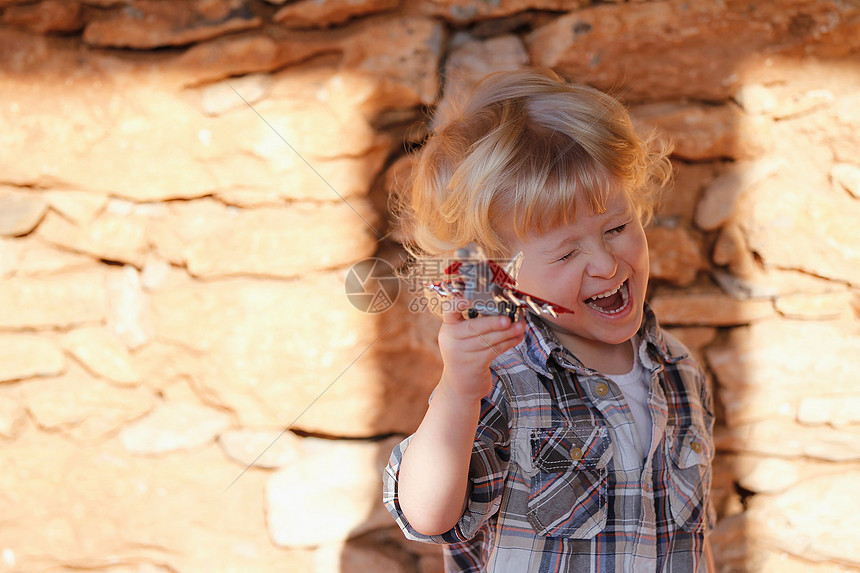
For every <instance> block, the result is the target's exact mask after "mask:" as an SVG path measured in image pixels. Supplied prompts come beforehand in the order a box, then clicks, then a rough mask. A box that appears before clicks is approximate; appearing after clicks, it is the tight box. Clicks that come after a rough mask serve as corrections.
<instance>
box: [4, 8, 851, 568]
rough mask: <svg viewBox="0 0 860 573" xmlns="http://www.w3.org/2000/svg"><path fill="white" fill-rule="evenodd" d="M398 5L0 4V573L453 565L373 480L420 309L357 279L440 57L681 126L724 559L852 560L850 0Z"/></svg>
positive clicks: (656, 245) (670, 258) (680, 293)
mask: <svg viewBox="0 0 860 573" xmlns="http://www.w3.org/2000/svg"><path fill="white" fill-rule="evenodd" d="M383 4H384V5H383ZM395 4H396V3H391V4H389V3H371V2H365V3H357V4H350V6H351V7H346V8H344V7H342V6H340V7H339V5H337V4H336V3H330V4H325V5H317V4H313V5H311V4H309V3H307V2H305V1H303V0H300V1H299V2H296V3H293V4H286V5H284V6H272V5H269V4H266V3H263V2H257V1H247V2H242V1H239V0H224V1H221V2H202V1H201V2H196V1H194V2H189V3H166V2H164V3H154V2H148V3H147V2H131V3H130V4H129V5H127V6H113V5H111V4H110V3H101V2H94V1H93V2H81V3H78V2H69V3H65V4H62V5H61V4H60V3H56V2H49V1H43V2H16V1H14V0H12V1H10V0H6V1H5V2H4V1H2V0H0V86H2V87H0V93H2V94H3V96H2V98H0V146H2V153H0V280H2V282H0V355H2V357H3V359H2V360H0V441H2V442H3V446H4V447H3V448H0V464H2V466H3V467H4V472H3V473H2V475H0V491H2V492H4V493H3V495H2V496H0V503H2V507H3V509H2V511H3V515H4V517H5V519H4V524H0V552H2V553H1V554H0V557H2V559H0V571H32V570H36V569H46V570H50V569H52V568H53V569H54V570H59V569H60V568H71V567H77V568H89V569H92V570H102V571H114V572H116V571H119V570H122V571H138V572H143V571H146V572H152V571H243V572H247V571H271V570H279V571H295V572H302V573H306V572H308V571H314V572H315V573H334V572H337V573H358V572H362V573H363V572H366V571H385V572H386V573H389V572H391V573H399V572H403V573H413V572H414V573H419V572H420V573H432V572H441V561H440V559H439V555H438V549H437V548H428V547H419V546H417V545H415V544H411V543H406V542H405V541H403V540H402V538H401V536H400V534H399V532H398V531H397V530H396V529H395V528H393V527H392V526H393V522H392V521H391V520H390V518H389V517H388V516H387V513H385V511H384V509H383V508H382V507H381V505H380V503H379V498H380V488H381V483H380V472H381V468H382V466H383V465H384V463H385V461H386V459H387V456H388V453H389V451H390V449H391V447H392V445H393V443H396V441H397V440H398V439H400V438H401V437H403V436H405V435H407V434H408V433H410V432H411V431H412V430H413V429H414V427H415V426H416V425H417V423H418V421H419V420H420V417H421V415H422V414H423V410H424V408H425V407H426V400H427V396H429V393H430V391H431V390H432V386H433V385H434V384H435V381H436V379H437V378H438V373H439V363H438V357H437V353H436V350H435V348H434V340H435V332H434V331H435V328H436V327H437V326H438V325H437V323H436V322H435V320H436V319H435V318H433V317H431V316H429V315H428V314H427V313H423V314H422V313H416V312H412V311H410V309H409V304H410V302H411V298H410V296H409V295H410V293H408V292H406V290H405V289H406V286H407V285H401V286H402V288H403V290H402V291H401V292H400V295H399V297H397V300H396V303H395V304H394V306H393V307H392V308H390V309H388V310H387V311H386V312H380V313H369V312H366V310H367V309H363V310H361V309H359V308H356V306H354V305H353V304H352V303H354V302H355V301H356V300H355V297H353V300H352V302H351V301H350V300H349V299H348V298H347V297H346V296H345V285H346V284H347V279H348V277H349V272H350V269H351V268H352V265H353V264H354V263H356V262H358V261H361V260H364V259H367V258H370V257H374V256H375V257H379V258H380V259H384V260H387V261H389V262H390V263H392V264H394V265H396V264H399V263H400V262H401V261H402V252H401V251H400V250H399V248H398V247H397V245H396V243H395V239H396V238H397V237H396V233H395V234H389V233H390V232H392V231H395V230H393V229H390V226H389V224H388V222H387V221H386V217H385V209H386V197H387V195H388V192H389V189H391V187H392V186H393V185H394V184H396V182H397V181H402V180H403V179H404V178H405V177H406V175H405V174H406V173H408V169H409V166H408V161H407V160H403V159H402V156H403V155H404V147H409V146H414V145H416V144H417V142H418V141H420V139H421V137H422V134H423V131H422V128H421V127H420V126H421V125H422V123H423V122H422V120H423V118H424V115H423V114H424V110H425V106H432V104H433V103H434V101H435V99H436V97H437V92H439V91H440V85H441V83H442V79H441V78H446V82H447V84H446V86H445V89H446V90H448V89H450V88H451V86H452V85H453V84H454V83H456V82H460V83H461V84H467V83H469V82H470V81H472V80H474V79H475V78H477V77H478V76H481V75H483V74H485V73H487V72H490V71H494V70H497V69H505V68H510V67H517V66H522V65H526V64H533V65H540V66H548V67H551V68H554V69H556V70H557V71H559V72H560V73H562V74H563V75H565V76H566V77H568V78H570V79H573V80H576V81H582V82H586V83H590V84H592V85H595V86H597V87H600V88H603V89H606V90H609V91H610V92H612V93H615V94H618V95H619V96H620V97H621V99H622V100H623V101H625V103H627V104H629V106H630V109H631V112H632V114H633V116H634V118H635V120H636V121H637V122H638V123H640V124H642V125H643V126H655V127H657V128H658V129H659V130H660V131H661V132H663V133H665V134H666V135H667V136H669V137H671V138H672V139H673V140H674V141H675V144H676V152H675V156H674V158H673V159H674V164H675V166H676V169H677V183H676V190H675V192H674V193H673V194H671V195H670V196H668V197H667V198H666V200H665V201H664V204H663V206H662V208H661V210H660V212H659V214H658V217H657V219H656V221H655V224H654V226H652V227H651V228H650V229H649V230H648V234H649V241H650V244H651V250H652V253H651V255H652V275H653V279H654V280H653V288H652V291H653V292H652V293H651V297H650V300H651V301H652V303H653V306H654V307H655V309H656V310H657V313H658V316H660V317H661V319H662V322H663V323H664V324H665V325H667V326H670V327H671V328H672V330H673V331H674V332H676V333H677V334H678V335H679V336H680V337H681V338H682V339H684V340H685V341H686V342H687V344H688V345H689V346H690V347H691V348H692V349H693V351H694V352H696V353H697V354H698V355H699V356H700V357H702V358H703V361H704V363H705V364H707V366H708V368H709V370H710V372H711V374H712V375H713V378H714V381H715V389H716V396H717V406H718V424H719V426H718V429H717V445H718V449H719V450H718V457H717V460H716V464H715V476H714V488H713V493H714V501H715V503H716V507H717V510H718V512H719V516H720V521H719V523H718V526H717V530H716V531H715V533H714V537H713V539H714V544H715V549H716V552H715V553H716V559H717V563H718V568H719V570H720V571H779V572H780V573H782V572H784V571H795V570H798V571H799V570H803V571H814V572H816V573H820V572H830V571H851V570H857V569H860V555H858V554H857V549H856V546H857V544H856V543H853V542H852V539H851V537H850V536H851V534H852V532H853V531H856V530H857V529H858V527H857V526H858V525H860V524H856V523H854V522H853V521H852V520H856V517H854V516H856V515H860V511H858V510H860V507H857V506H858V505H860V499H858V497H857V496H856V495H854V494H853V493H850V492H854V491H856V490H857V489H858V488H857V485H858V484H857V482H858V481H859V480H860V464H858V460H860V452H858V450H857V446H856V444H857V443H860V441H858V440H857V439H856V434H857V432H858V430H857V428H858V426H857V423H858V422H860V420H858V418H857V414H856V412H857V411H858V409H857V407H856V406H857V402H858V401H860V391H858V390H857V388H856V387H855V386H856V385H855V384H853V383H852V382H853V379H854V378H853V373H854V372H856V371H857V370H858V367H860V364H857V360H858V358H857V357H858V356H860V352H858V346H860V343H858V338H857V311H856V308H857V306H858V302H857V300H858V298H857V297H858V295H857V285H858V284H860V276H858V274H857V273H858V271H857V269H858V268H860V264H858V261H857V258H858V255H857V251H856V245H857V244H860V237H858V236H857V231H856V228H857V226H856V225H854V224H853V222H854V221H856V220H860V213H858V209H860V208H858V204H860V203H858V201H860V199H858V195H860V190H858V187H857V186H858V179H860V176H858V172H860V166H858V163H857V157H858V156H860V154H858V151H860V140H858V135H857V134H858V133H860V129H858V128H860V117H858V111H857V110H858V109H860V100H858V96H857V94H858V93H860V90H858V87H860V86H858V84H860V69H858V66H857V64H856V63H853V62H855V61H856V55H857V50H858V38H860V34H858V28H860V8H858V7H857V6H856V4H845V3H838V2H826V1H823V2H817V3H815V4H813V5H810V4H809V3H804V2H797V1H794V0H780V1H779V2H771V3H766V4H764V5H761V4H759V5H753V4H752V3H732V4H731V5H730V6H722V5H718V4H713V3H708V2H692V3H691V2H680V1H676V0H670V1H665V2H647V3H617V4H610V3H607V4H600V5H594V6H586V7H583V8H578V9H574V10H571V11H570V12H569V13H558V12H544V11H542V10H543V9H544V8H546V5H545V3H543V2H542V1H541V0H534V2H531V3H527V5H526V6H524V8H523V9H526V8H527V9H528V10H527V11H522V12H518V11H516V10H514V9H512V8H509V7H507V5H505V4H504V3H502V4H499V5H498V6H491V5H490V4H480V5H478V4H475V5H474V6H471V7H468V8H464V7H463V6H460V5H453V4H451V5H449V4H445V3H432V4H431V3H426V2H407V3H405V4H404V5H403V6H396V5H395ZM317 10H319V11H317ZM376 11H382V12H384V13H381V14H373V12H376ZM310 14H313V17H310V16H309V15H310ZM141 15H143V16H145V17H141ZM314 26H322V29H320V28H315V27H314ZM327 26H330V27H327ZM416 126H418V127H416ZM404 142H406V145H404ZM381 236H382V237H384V239H381V238H380V237H381ZM372 285H373V282H372V281H371V282H368V283H364V288H367V289H368V291H373V289H372V288H371V287H372ZM373 292H376V291H373ZM813 372H814V373H815V374H814V375H813V376H811V374H812V373H813ZM285 430H287V431H285ZM810 499H814V500H815V503H814V504H810V503H809V500H810ZM34 500H40V502H39V503H36V502H35V501H34Z"/></svg>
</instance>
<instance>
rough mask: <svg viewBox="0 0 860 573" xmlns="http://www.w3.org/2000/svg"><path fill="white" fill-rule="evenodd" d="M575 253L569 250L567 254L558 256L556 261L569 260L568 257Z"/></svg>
mask: <svg viewBox="0 0 860 573" xmlns="http://www.w3.org/2000/svg"><path fill="white" fill-rule="evenodd" d="M575 254H576V251H570V252H569V253H568V254H566V255H564V256H563V257H559V259H558V261H557V262H561V261H566V260H569V259H570V258H571V257H573V256H574V255H575Z"/></svg>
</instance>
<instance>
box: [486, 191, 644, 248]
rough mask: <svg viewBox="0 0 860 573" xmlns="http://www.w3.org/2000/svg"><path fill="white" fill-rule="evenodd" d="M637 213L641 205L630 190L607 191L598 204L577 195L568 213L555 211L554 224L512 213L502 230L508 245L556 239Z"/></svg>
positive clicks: (503, 223) (502, 223)
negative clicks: (538, 222)
mask: <svg viewBox="0 0 860 573" xmlns="http://www.w3.org/2000/svg"><path fill="white" fill-rule="evenodd" d="M601 207H602V208H601ZM635 216H638V215H637V209H636V206H635V204H634V202H633V199H632V197H631V196H630V194H629V193H627V192H625V191H617V192H612V193H609V194H607V196H606V200H605V202H604V203H603V205H602V206H600V207H598V208H595V207H594V206H592V205H591V204H589V202H588V200H587V199H584V198H581V197H576V199H575V205H574V209H572V210H570V211H569V212H567V213H555V216H554V217H552V218H551V220H552V221H554V224H551V225H548V226H546V227H544V228H541V227H538V226H534V225H528V224H522V223H523V221H522V220H520V221H518V220H517V218H516V215H515V214H509V215H508V216H505V217H503V218H502V221H501V225H499V228H498V232H499V235H500V236H501V237H502V239H503V240H504V242H505V244H506V245H507V246H509V247H514V246H515V245H520V244H522V243H523V242H524V241H535V240H539V239H552V238H553V237H559V236H564V237H572V236H573V237H575V236H576V235H578V234H586V233H588V232H589V231H590V229H591V227H594V226H598V227H599V226H601V225H604V224H606V223H608V222H614V220H615V219H621V218H627V217H635ZM544 220H546V219H544Z"/></svg>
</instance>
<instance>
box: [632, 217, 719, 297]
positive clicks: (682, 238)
mask: <svg viewBox="0 0 860 573" xmlns="http://www.w3.org/2000/svg"><path fill="white" fill-rule="evenodd" d="M645 234H646V236H647V237H648V255H649V258H650V263H651V267H650V270H651V278H652V279H654V280H661V281H666V282H668V283H671V284H674V285H677V286H687V285H690V284H692V283H693V282H694V281H695V280H696V275H697V274H698V272H699V271H700V270H705V269H707V263H706V261H705V260H704V259H703V258H702V254H701V250H702V247H701V245H700V243H699V241H698V240H697V239H696V238H695V237H694V236H693V234H692V233H691V232H690V231H689V230H687V229H685V228H683V227H676V228H674V229H672V228H669V227H662V226H653V227H648V228H647V229H645Z"/></svg>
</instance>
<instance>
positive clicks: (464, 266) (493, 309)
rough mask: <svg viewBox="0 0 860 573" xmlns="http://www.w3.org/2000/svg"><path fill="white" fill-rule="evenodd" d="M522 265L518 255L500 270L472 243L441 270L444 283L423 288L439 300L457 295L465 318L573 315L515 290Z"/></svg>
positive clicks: (431, 284)
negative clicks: (464, 308) (465, 311)
mask: <svg viewBox="0 0 860 573" xmlns="http://www.w3.org/2000/svg"><path fill="white" fill-rule="evenodd" d="M521 264H522V253H519V254H518V255H517V256H516V257H514V258H513V260H511V262H510V263H509V264H508V265H507V269H503V268H502V267H501V266H499V265H498V264H497V263H495V262H494V261H492V260H490V259H488V258H487V257H486V255H484V252H483V250H482V249H481V247H479V246H478V245H475V244H474V243H472V244H470V245H467V246H466V247H463V248H461V249H458V250H457V260H456V261H454V262H453V263H451V264H450V265H449V266H448V268H446V269H445V277H446V278H445V280H443V281H440V282H433V283H428V284H425V285H424V286H425V287H426V288H427V289H429V290H431V291H433V292H435V293H437V294H438V295H439V296H441V297H443V298H448V297H452V296H457V295H461V296H462V297H463V298H464V299H466V300H467V301H469V303H470V306H469V310H468V314H469V318H475V317H476V316H480V315H491V314H495V315H502V314H503V315H506V316H508V317H509V318H510V319H511V321H514V320H516V319H517V316H518V315H519V312H520V310H521V309H524V310H527V311H530V312H533V313H534V314H537V315H538V316H540V315H541V314H549V315H551V316H558V315H559V314H563V313H572V312H573V311H572V310H570V309H568V308H565V307H563V306H561V305H559V304H555V303H553V302H549V301H546V300H543V299H541V298H538V297H536V296H534V295H531V294H528V293H526V292H523V291H521V290H518V289H517V281H516V278H515V277H516V275H517V274H518V272H519V268H520V265H521Z"/></svg>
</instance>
